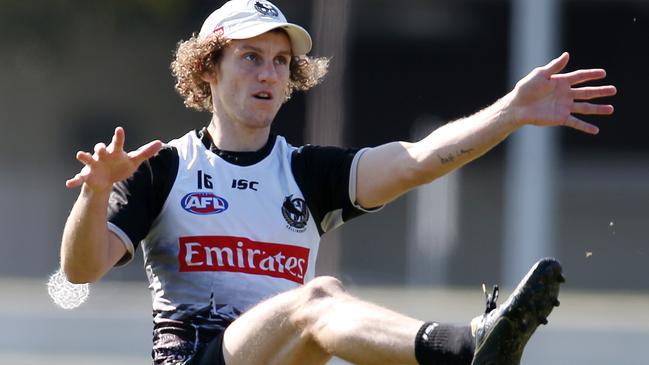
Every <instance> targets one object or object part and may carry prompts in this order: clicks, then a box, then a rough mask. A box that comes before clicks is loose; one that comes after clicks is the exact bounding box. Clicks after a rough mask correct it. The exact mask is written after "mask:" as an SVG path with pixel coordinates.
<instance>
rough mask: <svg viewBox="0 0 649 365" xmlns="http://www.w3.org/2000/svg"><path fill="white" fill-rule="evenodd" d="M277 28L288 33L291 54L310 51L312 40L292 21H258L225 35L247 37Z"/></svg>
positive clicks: (304, 30) (232, 37)
mask: <svg viewBox="0 0 649 365" xmlns="http://www.w3.org/2000/svg"><path fill="white" fill-rule="evenodd" d="M277 28H282V29H284V30H285V31H286V33H287V34H288V36H289V38H290V40H291V50H292V51H293V55H295V56H302V55H305V54H307V53H309V52H310V51H311V46H312V42H311V36H310V35H309V32H307V31H306V29H304V28H302V27H300V26H299V25H296V24H293V23H280V22H277V23H276V22H272V23H269V22H263V23H261V22H260V23H256V24H253V25H251V26H249V27H246V28H244V29H239V30H237V31H234V32H232V33H230V34H227V35H226V37H227V38H230V39H248V38H252V37H256V36H258V35H260V34H264V33H266V32H268V31H271V30H273V29H277Z"/></svg>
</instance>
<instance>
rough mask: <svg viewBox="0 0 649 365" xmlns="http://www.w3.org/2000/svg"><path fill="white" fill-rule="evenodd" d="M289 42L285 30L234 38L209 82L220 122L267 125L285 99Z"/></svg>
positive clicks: (240, 125)
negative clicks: (210, 82) (214, 75)
mask: <svg viewBox="0 0 649 365" xmlns="http://www.w3.org/2000/svg"><path fill="white" fill-rule="evenodd" d="M290 62H291V43H290V41H289V39H288V36H287V35H286V34H285V33H284V32H267V33H264V34H262V35H259V36H257V37H254V38H249V39H243V40H233V41H232V42H231V43H230V46H229V47H227V48H226V49H224V50H223V57H222V58H221V61H220V64H219V66H218V68H217V71H216V78H215V82H213V83H212V96H213V98H214V102H215V104H216V105H215V106H216V109H215V110H216V113H217V116H218V117H219V120H220V121H221V123H233V124H235V125H236V126H237V127H243V128H246V129H256V128H267V127H269V126H270V124H271V123H272V121H273V119H274V118H275V115H276V114H277V112H278V111H279V108H280V107H281V106H282V104H283V103H284V101H285V100H286V90H287V88H288V82H289V77H290V69H289V64H290Z"/></svg>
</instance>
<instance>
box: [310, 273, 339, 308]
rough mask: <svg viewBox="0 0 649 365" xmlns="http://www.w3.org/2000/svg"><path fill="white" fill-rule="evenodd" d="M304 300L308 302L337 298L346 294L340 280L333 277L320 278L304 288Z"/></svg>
mask: <svg viewBox="0 0 649 365" xmlns="http://www.w3.org/2000/svg"><path fill="white" fill-rule="evenodd" d="M302 289H303V293H302V294H303V300H306V301H307V302H310V301H317V300H320V299H326V298H332V297H336V296H337V295H340V294H342V293H344V292H345V288H344V287H343V284H342V283H341V282H340V280H338V279H336V278H334V277H332V276H320V277H317V278H315V279H313V280H311V281H310V282H308V283H307V284H306V285H305V286H304V287H303V288H302Z"/></svg>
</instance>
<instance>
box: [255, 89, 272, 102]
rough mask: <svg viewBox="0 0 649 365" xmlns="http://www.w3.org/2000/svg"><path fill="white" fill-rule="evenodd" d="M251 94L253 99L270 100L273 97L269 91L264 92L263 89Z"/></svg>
mask: <svg viewBox="0 0 649 365" xmlns="http://www.w3.org/2000/svg"><path fill="white" fill-rule="evenodd" d="M252 96H253V97H254V98H255V99H259V100H271V99H273V94H271V93H269V92H265V91H262V92H258V93H255V94H253V95H252Z"/></svg>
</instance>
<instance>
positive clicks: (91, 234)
mask: <svg viewBox="0 0 649 365" xmlns="http://www.w3.org/2000/svg"><path fill="white" fill-rule="evenodd" d="M124 140H125V134H124V129H123V128H121V127H117V128H116V129H115V133H114V135H113V139H112V141H111V143H110V144H109V145H108V146H106V145H105V144H103V143H98V144H97V145H95V151H94V154H90V153H88V152H83V151H79V152H77V160H79V161H80V162H81V163H83V164H84V167H83V168H82V169H81V171H80V172H79V173H78V174H76V175H75V176H74V177H73V178H71V179H69V180H68V181H66V183H65V185H66V186H67V187H68V188H75V187H78V186H81V192H80V194H79V197H78V198H77V201H76V202H75V204H74V206H73V208H72V211H71V212H70V215H69V217H68V220H67V222H66V224H65V228H64V230H63V238H62V241H61V267H62V268H63V271H64V272H65V274H66V276H67V277H68V280H70V281H71V282H75V283H86V282H94V281H97V280H99V279H100V278H101V277H102V276H103V275H104V274H105V273H106V272H108V270H110V268H111V267H113V265H115V263H117V261H118V260H119V259H120V258H122V256H124V254H125V253H126V248H125V247H124V245H123V243H122V242H121V240H120V239H119V238H118V237H117V236H116V235H115V234H113V233H112V232H110V231H109V230H108V228H107V224H106V223H107V216H106V215H107V208H108V198H109V195H110V191H111V188H112V186H113V183H115V182H117V181H121V180H124V179H126V178H128V177H129V176H131V175H132V174H133V172H135V170H136V169H137V168H138V166H139V165H140V164H141V163H142V162H143V161H145V160H146V159H148V158H150V157H152V156H153V155H155V154H156V153H157V152H158V151H159V150H160V147H161V146H162V143H161V142H160V141H153V142H150V143H148V144H146V145H144V146H142V147H140V148H139V149H138V150H137V151H132V152H128V153H127V152H125V151H124Z"/></svg>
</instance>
